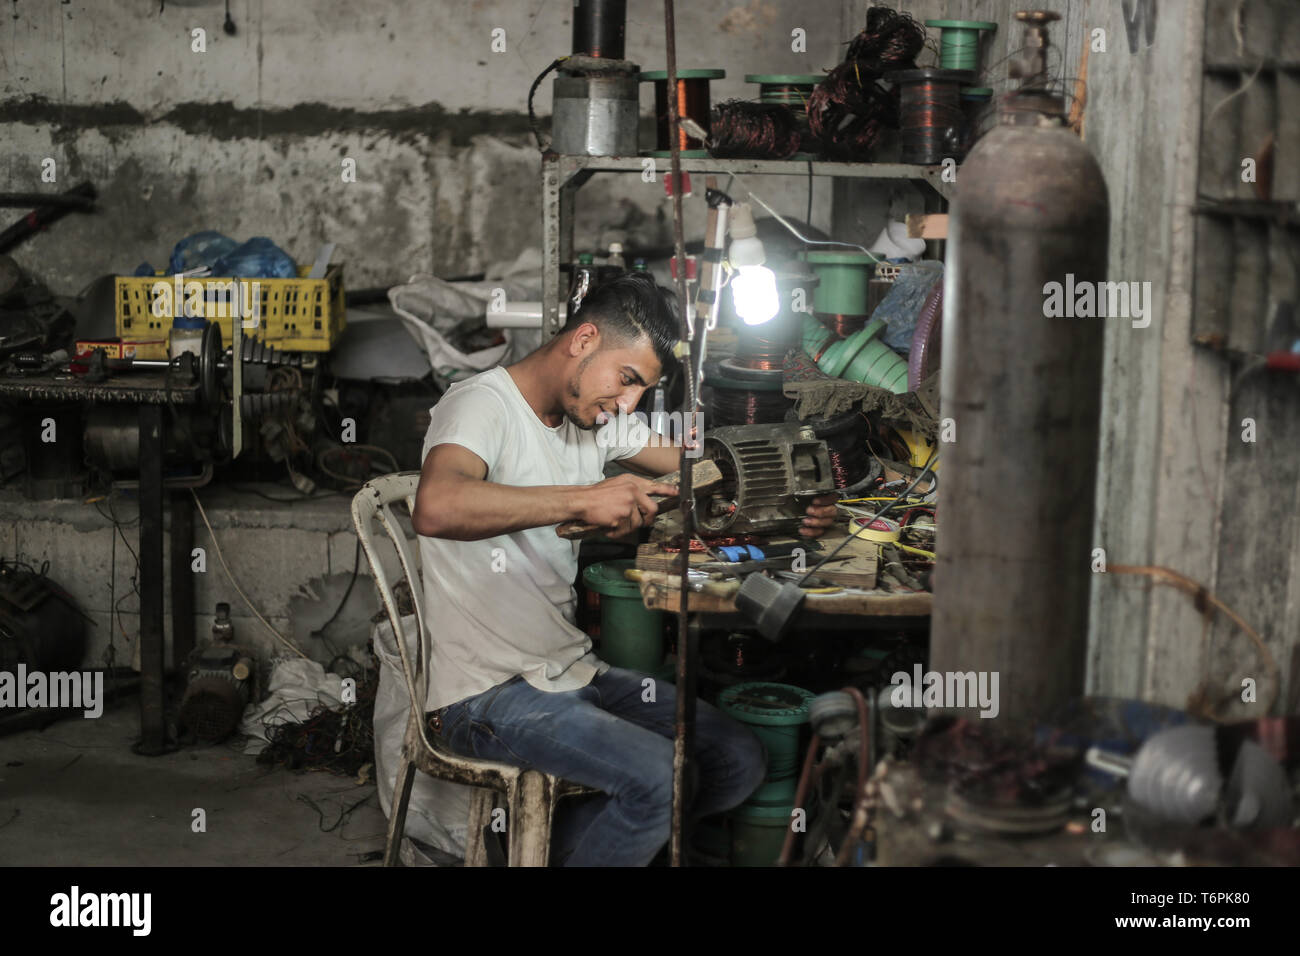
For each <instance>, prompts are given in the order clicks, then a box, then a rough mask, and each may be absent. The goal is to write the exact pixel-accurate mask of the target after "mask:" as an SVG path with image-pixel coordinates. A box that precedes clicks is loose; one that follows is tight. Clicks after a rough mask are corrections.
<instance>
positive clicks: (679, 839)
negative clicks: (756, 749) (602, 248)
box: [664, 0, 704, 866]
mask: <svg viewBox="0 0 1300 956" xmlns="http://www.w3.org/2000/svg"><path fill="white" fill-rule="evenodd" d="M676 29H677V28H676V24H675V20H674V16H673V0H664V45H665V48H666V53H667V61H668V62H667V66H668V89H669V90H675V89H676V88H677V36H676ZM678 119H679V117H678V115H677V97H675V96H670V97H668V126H669V129H670V130H672V133H673V135H672V136H670V137H669V139H668V143H669V149H670V150H671V153H670V157H669V158H670V172H669V175H670V176H671V177H672V189H673V249H674V252H675V254H676V256H677V303H678V307H679V310H680V314H681V337H682V341H683V342H686V343H688V345H687V347H688V352H687V354H686V356H685V363H684V364H685V366H686V375H687V387H686V397H685V400H684V401H683V404H682V423H683V424H682V435H683V441H682V453H681V461H680V463H679V471H680V473H681V476H682V478H681V483H680V485H679V487H680V488H681V522H682V540H683V541H685V542H689V541H690V539H691V532H692V524H691V518H692V516H693V515H692V512H693V508H694V504H695V495H694V493H693V491H692V482H691V468H690V462H689V461H688V460H687V452H688V451H690V448H689V445H690V441H689V440H688V439H687V437H686V436H687V428H689V427H690V426H689V425H688V424H687V423H688V422H690V421H692V420H693V413H694V411H695V409H694V408H693V407H692V406H693V405H694V404H695V402H696V396H695V389H694V387H693V383H692V381H691V376H693V375H694V371H693V369H694V353H693V351H689V350H692V349H693V348H694V343H692V342H691V334H690V330H691V326H692V323H691V321H690V312H689V309H690V303H689V302H688V301H687V296H686V239H685V234H684V230H683V226H682V157H681V137H680V136H678V135H676V134H677V121H678ZM694 325H695V328H696V330H697V332H699V333H701V334H702V333H703V331H704V327H703V323H694ZM690 553H691V549H690V548H689V547H683V548H682V550H681V554H680V558H679V562H680V564H679V567H680V573H681V588H680V590H679V591H678V594H680V595H681V598H680V604H679V606H678V610H677V709H676V714H675V727H674V730H675V734H674V738H673V816H672V836H671V838H670V840H669V848H668V849H669V856H670V861H671V863H672V865H673V866H682V865H683V864H684V861H685V846H686V803H687V800H688V799H689V797H688V795H687V793H686V782H687V780H688V779H689V771H690V761H691V750H692V749H693V747H694V744H695V695H694V678H695V670H694V668H693V666H692V661H691V650H692V647H691V644H692V642H691V635H690V612H689V609H688V607H687V604H688V600H687V595H688V594H690V590H691V589H690Z"/></svg>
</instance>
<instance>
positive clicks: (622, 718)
mask: <svg viewBox="0 0 1300 956" xmlns="http://www.w3.org/2000/svg"><path fill="white" fill-rule="evenodd" d="M675 313H676V309H675V308H674V302H673V299H672V298H671V296H670V295H669V294H668V293H667V291H666V290H664V289H662V288H660V287H659V286H658V285H657V284H656V283H655V282H654V280H653V279H652V278H650V277H649V276H646V275H643V274H630V275H626V276H622V277H620V278H616V279H613V280H610V281H608V282H606V283H604V284H603V285H601V286H598V287H597V288H596V289H594V290H593V291H592V292H591V294H590V295H588V296H587V298H586V300H585V301H584V302H583V303H582V307H581V308H580V309H578V310H577V312H576V313H575V314H574V315H572V316H570V317H569V319H568V322H567V324H566V325H565V326H564V328H563V329H562V330H561V332H560V334H559V335H557V336H556V337H555V338H553V339H552V340H551V341H549V342H547V343H546V344H544V345H542V346H541V348H539V349H537V351H535V352H533V353H531V354H530V355H528V356H526V357H525V358H523V359H522V360H520V361H519V362H517V363H515V364H514V365H511V366H509V367H507V368H494V369H490V370H488V371H486V372H482V373H480V374H478V375H475V376H473V377H472V378H469V379H466V380H465V381H463V382H459V383H457V384H455V385H453V386H451V387H450V388H449V389H448V390H447V392H446V394H445V395H443V397H442V398H441V399H440V400H439V401H438V403H437V405H435V406H434V408H433V410H432V412H431V418H432V421H431V422H430V425H429V431H428V434H427V436H426V437H425V441H424V452H423V454H424V467H423V469H422V471H421V474H420V484H419V490H418V491H417V493H416V503H415V513H414V515H413V519H414V526H415V530H416V532H417V533H418V534H419V535H420V536H421V537H420V558H421V564H422V567H423V580H424V594H425V601H426V607H425V620H426V621H427V622H428V628H429V631H430V634H429V639H430V641H431V647H430V648H429V651H430V653H429V663H430V683H429V696H428V700H427V702H426V706H427V708H428V710H429V711H431V712H433V713H434V718H435V719H434V720H433V721H432V723H433V725H434V726H437V727H440V728H441V729H440V734H441V737H442V740H443V742H444V743H445V745H446V746H447V747H448V749H450V750H452V751H453V752H456V753H460V754H463V755H465V756H472V757H478V758H481V759H484V760H495V761H500V762H503V763H509V764H512V765H516V766H523V767H527V768H529V769H536V770H541V771H543V772H546V773H551V774H555V775H556V776H559V777H561V778H564V779H567V780H571V781H574V782H576V783H580V784H584V785H586V786H589V787H593V788H595V789H598V790H600V791H601V795H600V796H598V797H593V798H589V799H587V800H585V801H582V802H581V803H578V805H577V806H575V807H574V808H573V811H572V812H570V813H562V814H557V821H556V831H555V834H554V838H553V841H552V846H553V851H552V859H553V860H554V861H556V862H563V863H565V864H566V865H572V866H583V865H588V866H589V865H611V866H612V865H633V866H638V865H641V866H643V865H645V864H647V863H649V862H650V861H651V860H652V859H653V858H654V856H655V855H656V853H657V852H658V851H659V850H660V848H661V847H662V846H663V845H664V843H665V842H666V841H667V840H668V837H669V828H670V819H671V813H672V778H673V734H674V718H675V711H676V693H675V689H674V687H673V686H672V685H671V684H669V683H668V682H667V681H658V682H657V683H656V684H655V685H654V686H653V693H647V686H646V685H645V683H644V682H645V680H646V675H644V674H639V673H636V672H633V671H630V670H624V669H621V668H617V667H611V666H610V665H608V664H606V663H604V662H603V661H601V660H600V659H599V658H597V657H596V656H595V654H594V653H592V643H591V639H590V638H589V637H588V636H587V635H586V634H584V633H583V632H582V631H580V630H578V628H577V627H575V626H574V605H575V598H576V595H575V592H574V589H573V583H574V579H575V577H576V575H577V570H578V542H576V541H567V540H565V539H563V538H561V537H559V536H558V535H557V534H556V525H558V524H560V523H562V522H566V521H581V522H586V523H590V524H596V525H600V526H602V527H604V528H607V529H608V534H610V535H611V536H619V535H625V534H629V533H631V532H634V531H635V530H636V529H638V528H641V527H643V526H645V525H647V524H648V523H650V522H651V521H652V520H653V518H654V515H655V510H656V508H655V502H654V501H653V500H652V499H651V498H650V495H651V494H670V493H672V492H673V491H674V489H673V488H672V487H669V486H663V485H657V484H655V483H654V482H652V481H650V480H649V479H648V478H642V477H639V476H637V475H630V474H623V475H619V476H618V477H615V478H609V479H605V478H604V471H605V466H606V464H607V463H608V462H610V461H613V460H619V461H620V462H621V463H622V464H623V465H624V466H626V467H628V468H631V469H634V470H635V471H637V472H640V473H643V474H647V475H662V474H667V473H669V472H672V471H676V470H677V467H678V463H679V462H678V455H679V451H678V449H676V448H672V447H669V446H668V445H667V443H663V444H659V443H649V442H645V443H642V444H640V445H636V446H633V447H625V446H617V445H614V444H613V443H612V442H609V441H604V440H602V438H606V437H608V433H607V434H606V435H602V434H601V431H600V428H601V427H602V426H605V425H606V423H608V422H609V421H610V420H611V419H612V418H614V417H615V416H617V415H619V414H620V413H623V412H626V413H630V412H631V411H632V410H634V409H635V408H636V406H637V403H638V402H639V401H640V399H641V395H642V393H643V392H644V391H645V389H646V388H647V387H649V386H650V385H652V384H654V383H656V382H657V381H659V379H660V377H661V376H662V375H664V373H665V372H668V371H671V370H672V369H673V368H674V367H676V365H677V362H676V360H675V359H674V358H673V355H672V349H673V344H674V342H675V340H676V339H677V334H678V324H677V319H676V314H675ZM641 431H642V432H644V430H643V429H642V430H641ZM643 437H645V438H647V439H648V437H649V436H648V434H644V435H643ZM833 500H834V499H833V498H826V499H818V501H817V502H815V503H814V504H813V505H812V506H810V507H809V509H808V517H806V518H805V519H804V525H805V527H804V528H803V529H801V530H802V532H803V533H804V534H806V535H808V536H810V537H815V536H817V535H820V534H822V533H823V532H824V531H825V529H826V528H827V527H829V526H830V524H831V521H832V519H833V517H834V514H835V509H834V506H833V504H832V503H831V502H833ZM695 760H696V766H697V768H698V773H697V775H696V779H695V781H694V784H695V785H694V786H693V787H692V793H691V804H690V810H691V815H692V818H698V817H700V816H705V815H708V814H713V813H719V812H721V811H723V810H727V809H730V808H731V807H734V806H736V805H738V804H739V803H741V802H742V801H743V800H745V799H746V798H747V797H748V796H749V795H750V794H751V793H752V792H753V791H754V790H755V789H756V788H757V787H758V785H759V783H760V782H761V781H762V779H763V775H764V771H765V756H764V753H763V747H762V745H761V744H760V743H759V741H758V739H757V738H756V737H755V736H754V735H753V733H751V732H750V731H749V730H748V729H747V728H745V727H744V726H742V725H741V724H739V723H737V722H736V721H733V720H732V719H731V718H729V717H728V716H726V715H725V714H723V713H722V712H721V711H719V710H717V709H716V708H714V707H711V706H709V705H708V704H706V703H704V702H703V701H701V702H699V703H698V705H697V710H696V744H695ZM568 802H569V801H566V803H568ZM576 802H577V801H575V803H576ZM564 808H565V804H563V803H562V804H561V810H562V811H564Z"/></svg>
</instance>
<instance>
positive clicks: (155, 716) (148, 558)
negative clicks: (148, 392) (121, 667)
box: [136, 405, 167, 757]
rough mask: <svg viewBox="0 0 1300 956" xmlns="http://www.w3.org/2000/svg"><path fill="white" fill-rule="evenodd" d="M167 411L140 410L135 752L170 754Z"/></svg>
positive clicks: (154, 407) (148, 407) (144, 407)
mask: <svg viewBox="0 0 1300 956" xmlns="http://www.w3.org/2000/svg"><path fill="white" fill-rule="evenodd" d="M162 455H163V449H162V406H161V405H141V406H140V458H139V465H140V743H139V744H137V745H136V753H139V754H142V755H143V756H146V757H156V756H158V755H159V754H163V753H166V752H167V730H166V727H165V725H164V721H163V651H164V649H163V481H162V470H163V462H162Z"/></svg>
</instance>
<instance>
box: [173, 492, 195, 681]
mask: <svg viewBox="0 0 1300 956" xmlns="http://www.w3.org/2000/svg"><path fill="white" fill-rule="evenodd" d="M170 504H171V522H172V526H171V557H172V560H171V581H170V586H171V589H172V666H173V667H174V668H175V669H176V670H178V671H179V670H180V669H181V667H182V666H183V665H184V663H185V659H186V658H187V657H189V656H190V651H192V650H194V571H193V569H192V568H191V565H190V561H191V557H190V555H191V552H192V550H193V548H194V505H193V504H192V502H191V498H190V495H189V492H188V491H175V490H173V491H172V494H171V502H170Z"/></svg>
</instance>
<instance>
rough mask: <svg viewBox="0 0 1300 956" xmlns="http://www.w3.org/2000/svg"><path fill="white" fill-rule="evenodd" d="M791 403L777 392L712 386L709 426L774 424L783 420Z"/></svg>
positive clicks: (791, 405)
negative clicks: (711, 410) (711, 411)
mask: <svg viewBox="0 0 1300 956" xmlns="http://www.w3.org/2000/svg"><path fill="white" fill-rule="evenodd" d="M793 404H794V403H793V402H791V401H790V399H788V398H786V397H785V396H784V395H782V394H781V393H780V392H770V391H755V390H753V389H737V388H718V387H717V386H716V385H715V386H714V388H713V403H712V409H713V414H712V416H711V418H710V420H709V423H708V425H709V427H710V428H718V427H721V426H723V425H774V424H777V423H779V422H783V421H785V413H786V412H787V411H788V410H789V409H790V408H791V407H793Z"/></svg>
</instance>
